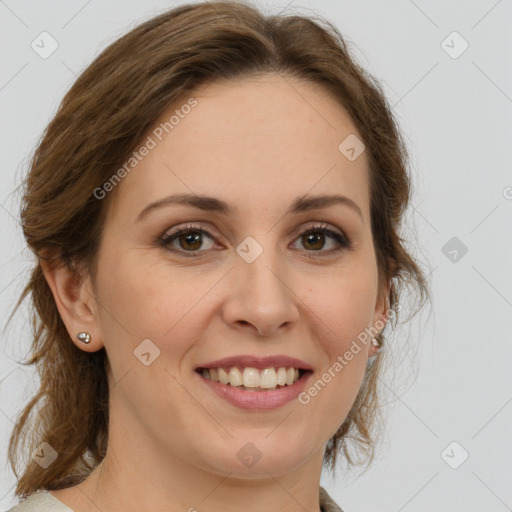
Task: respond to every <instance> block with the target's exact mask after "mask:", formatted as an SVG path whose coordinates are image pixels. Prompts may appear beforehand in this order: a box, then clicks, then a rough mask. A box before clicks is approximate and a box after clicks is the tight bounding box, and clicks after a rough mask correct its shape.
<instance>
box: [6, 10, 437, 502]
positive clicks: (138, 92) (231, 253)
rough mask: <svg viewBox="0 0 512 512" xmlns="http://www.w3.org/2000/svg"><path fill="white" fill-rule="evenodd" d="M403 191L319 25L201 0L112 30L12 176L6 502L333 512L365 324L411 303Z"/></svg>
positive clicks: (382, 139)
mask: <svg viewBox="0 0 512 512" xmlns="http://www.w3.org/2000/svg"><path fill="white" fill-rule="evenodd" d="M408 199H409V177H408V173H407V168H406V152H405V148H404V145H403V142H402V139H401V136H400V133H399V131H398V129H397V126H396V123H395V121H394V119H393V117H392V115H391V112H390V110H389V108H388V106H387V103H386V100H385V99H384V96H383V94H382V91H381V90H380V88H379V86H378V84H377V83H376V82H375V81H374V80H373V79H372V77H371V76H369V75H368V74H367V73H365V72H364V70H362V69H361V68H360V67H359V66H358V65H356V63H355V62H354V61H353V60H352V59H351V57H350V56H349V54H348V52H347V50H346V48H345V45H344V42H343V39H342V37H341V35H340V34H339V33H338V32H337V31H336V29H335V28H334V27H333V26H332V25H330V24H329V23H327V22H324V21H322V20H317V21H316V22H315V21H313V20H310V19H306V18H302V17H298V16H290V17H287V16H276V17H265V16H264V15H263V14H261V13H260V12H258V11H257V10H256V9H255V8H253V7H251V6H249V5H242V4H238V3H235V2H208V3H203V4H196V5H185V6H181V7H179V8H176V9H173V10H171V11H168V12H166V13H164V14H162V15H160V16H158V17H155V18H153V19H151V20H149V21H146V22H145V23H143V24H141V25H140V26H138V27H136V28H135V29H134V30H132V31H131V32H130V33H128V34H127V35H125V36H124V37H122V38H121V39H119V40H118V41H116V42H115V43H113V44H112V45H111V46H110V47H108V48H107V49H106V50H105V51H104V52H103V53H102V54H101V55H100V56H99V57H98V58H97V59H96V60H95V61H94V62H93V63H92V64H91V65H90V66H89V67H88V68H87V69H86V70H85V71H84V73H83V74H82V75H81V76H80V77H79V78H78V79H77V81H76V82H75V84H74V85H73V87H72V88H71V90H70V91H69V92H68V94H67V95H66V97H65V98H64V100H63V102H62V104H61V106H60V109H59V111H58V112H57V114H56V116H55V118H54V120H53V121H52V122H51V123H50V125H49V127H48V129H47V131H46V133H45V135H44V138H43V140H42V141H41V143H40V145H39V147H38V149H37V151H36V153H35V155H34V158H33V161H32V165H31V168H30V172H29V175H28V177H27V180H26V188H25V194H24V202H23V209H22V222H23V228H24V234H25V237H26V239H27V242H28V244H29V246H30V247H31V249H32V250H33V251H34V252H35V253H36V255H37V256H38V261H37V264H36V266H35V268H34V270H33V273H32V276H31V279H30V282H29V283H28V285H27V287H26V289H25V290H24V294H23V296H22V298H21V299H20V302H21V301H22V300H23V299H24V298H25V297H27V296H29V295H30V296H31V298H32V300H33V304H34V327H35V332H34V344H33V348H34V356H33V357H32V359H31V360H30V364H35V365H37V367H38V368H39V371H40V374H41V388H40V390H39V393H38V394H37V395H36V396H35V397H34V398H33V400H32V401H31V402H30V403H29V404H28V405H27V407H26V408H25V409H24V411H23V413H22V414H21V416H20V418H19V421H18V423H17V425H16V427H15V429H14V432H13V435H12V438H11V444H10V453H9V455H10V461H11V465H12V467H13V469H14V471H15V472H16V474H17V478H18V485H17V488H16V494H17V495H18V496H19V497H20V498H22V499H25V498H27V499H25V501H23V502H22V503H21V504H20V505H18V506H17V507H15V508H14V509H12V510H15V511H22V510H68V511H69V510H74V511H75V512H86V511H92V510H94V511H96V510H103V511H117V510H123V511H130V510H137V511H140V510H166V511H175V510H176V511H178V510H189V511H193V510H199V511H201V510H210V511H217V510H223V511H230V510H235V509H237V510H240V508H243V509H244V510H246V511H253V510H254V511H255V510H262V509H264V510H268V511H272V510H275V511H280V512H282V511H292V510H293V511H295V510H308V511H318V510H320V511H323V512H327V511H339V510H341V509H340V508H339V507H338V505H336V504H335V503H334V501H333V500H332V499H331V498H330V497H329V495H328V494H327V493H326V492H325V490H324V489H322V488H321V487H320V476H321V471H322V467H323V466H326V467H330V468H331V469H332V470H334V467H335V464H336V460H337V459H336V457H337V455H338V453H339V452H342V453H343V456H344V458H345V459H346V460H347V461H348V462H349V463H353V462H354V460H355V459H354V454H353V453H351V452H352V450H351V449H350V443H353V444H354V447H355V448H359V449H360V451H361V452H362V453H363V454H364V456H366V459H367V461H370V460H371V458H372V455H373V447H374V442H375V435H374V433H373V432H372V426H373V425H374V422H375V419H376V415H377V411H378V402H377V398H378V392H377V381H378V376H379V369H380V368H381V367H382V360H381V359H382V354H381V347H382V344H383V342H384V336H383V334H382V331H383V330H384V328H385V327H386V325H387V324H388V323H389V321H390V320H395V323H396V313H397V311H398V310H399V308H400V305H399V301H398V299H399V296H400V293H399V292H400V290H401V288H402V287H403V285H406V284H412V285H415V286H416V287H417V290H418V291H419V293H420V294H421V296H422V297H426V296H427V294H428V291H427V287H426V284H425V280H424V276H423V274H422V271H421V270H420V268H419V267H418V266H417V264H416V263H415V261H414V260H413V258H412V257H411V256H410V255H409V254H408V252H407V251H406V250H405V248H404V246H403V245H402V239H401V238H400V237H399V234H398V230H399V227H400V222H401V218H402V215H403V212H404V211H405V208H406V206H407V202H408ZM36 405H37V406H38V407H39V409H38V410H37V412H34V411H35V407H36ZM30 414H32V416H33V417H31V423H30V424H29V423H28V421H29V415H30ZM22 441H25V442H26V443H28V446H29V447H30V452H29V453H30V455H31V459H30V463H28V464H26V465H24V466H23V470H22V473H21V475H19V473H18V472H17V468H16V466H17V461H18V460H19V459H20V454H21V453H25V452H22V450H21V446H23V445H22Z"/></svg>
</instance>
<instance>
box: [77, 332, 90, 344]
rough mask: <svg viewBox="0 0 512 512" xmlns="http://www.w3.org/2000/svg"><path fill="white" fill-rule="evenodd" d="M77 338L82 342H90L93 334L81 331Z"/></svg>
mask: <svg viewBox="0 0 512 512" xmlns="http://www.w3.org/2000/svg"><path fill="white" fill-rule="evenodd" d="M76 337H77V339H78V340H79V341H81V342H82V343H89V342H90V341H91V335H90V334H89V333H88V332H85V331H84V332H79V333H78V334H77V335H76Z"/></svg>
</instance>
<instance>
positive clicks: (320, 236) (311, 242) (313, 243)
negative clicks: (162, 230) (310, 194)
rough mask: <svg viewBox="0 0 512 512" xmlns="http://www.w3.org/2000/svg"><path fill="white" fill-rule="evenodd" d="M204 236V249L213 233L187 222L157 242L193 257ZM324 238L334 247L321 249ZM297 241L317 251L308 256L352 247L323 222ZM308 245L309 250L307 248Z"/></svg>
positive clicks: (323, 245) (307, 231)
mask: <svg viewBox="0 0 512 512" xmlns="http://www.w3.org/2000/svg"><path fill="white" fill-rule="evenodd" d="M205 236H206V239H207V240H209V241H210V244H209V247H206V250H208V249H211V248H212V247H213V245H215V240H214V237H215V235H213V234H212V233H211V232H210V231H208V230H207V229H204V227H202V226H194V225H191V224H187V225H185V226H182V227H179V228H177V229H175V230H173V231H171V232H170V233H166V234H164V235H163V236H162V237H161V238H159V244H160V245H161V246H162V247H165V248H166V249H168V250H170V251H172V252H178V253H182V255H183V256H186V257H192V258H194V257H197V256H200V253H201V252H205V251H204V250H203V251H201V250H199V249H200V248H201V247H202V246H203V244H204V241H205ZM326 238H327V239H331V241H332V242H331V244H334V248H333V249H331V250H328V251H325V250H322V249H323V248H324V247H325V239H326ZM297 241H301V242H302V243H303V246H304V247H305V248H306V252H308V253H311V252H314V253H315V252H316V253H319V254H315V255H313V254H308V256H310V257H316V256H320V257H322V256H328V255H332V253H334V252H338V251H340V250H343V249H350V248H351V247H352V246H351V243H350V240H349V239H348V238H347V237H346V236H345V235H344V234H343V233H342V232H341V231H337V230H336V231H335V230H333V229H329V228H328V227H327V226H326V225H323V224H321V225H318V226H310V227H309V228H308V229H305V230H303V231H301V232H300V233H299V235H298V238H297ZM176 243H177V246H176ZM308 247H309V248H310V250H308ZM325 253H326V254H325Z"/></svg>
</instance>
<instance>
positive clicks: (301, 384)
mask: <svg viewBox="0 0 512 512" xmlns="http://www.w3.org/2000/svg"><path fill="white" fill-rule="evenodd" d="M195 373H196V374H197V376H198V377H199V378H200V379H201V380H202V381H203V382H204V383H205V384H206V385H207V386H208V387H209V388H210V389H211V390H212V391H213V392H214V393H215V394H216V395H218V396H219V397H220V398H223V399H224V400H226V401H227V402H229V403H230V404H232V405H234V406H236V407H240V408H241V409H251V410H270V409H277V408H278V407H282V406H283V405H285V404H287V403H288V402H291V401H292V400H294V399H295V398H297V396H298V395H300V393H301V392H302V390H303V389H304V388H305V387H306V384H307V382H308V380H309V378H310V376H311V375H312V372H310V371H308V372H307V373H305V374H304V375H302V377H301V378H300V379H299V380H298V381H297V382H295V383H294V384H292V385H291V386H285V387H282V388H280V389H273V390H271V391H244V390H243V389H239V388H236V387H234V386H230V385H229V384H221V383H220V382H215V381H213V380H210V379H206V378H205V377H203V376H202V375H200V374H199V373H197V372H195Z"/></svg>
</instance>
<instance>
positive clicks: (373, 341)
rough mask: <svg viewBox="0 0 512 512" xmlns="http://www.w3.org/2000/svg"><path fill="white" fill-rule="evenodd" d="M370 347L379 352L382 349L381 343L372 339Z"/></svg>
mask: <svg viewBox="0 0 512 512" xmlns="http://www.w3.org/2000/svg"><path fill="white" fill-rule="evenodd" d="M372 345H373V346H374V347H376V348H377V350H380V348H381V347H382V343H381V342H380V341H379V340H378V339H377V338H372Z"/></svg>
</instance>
